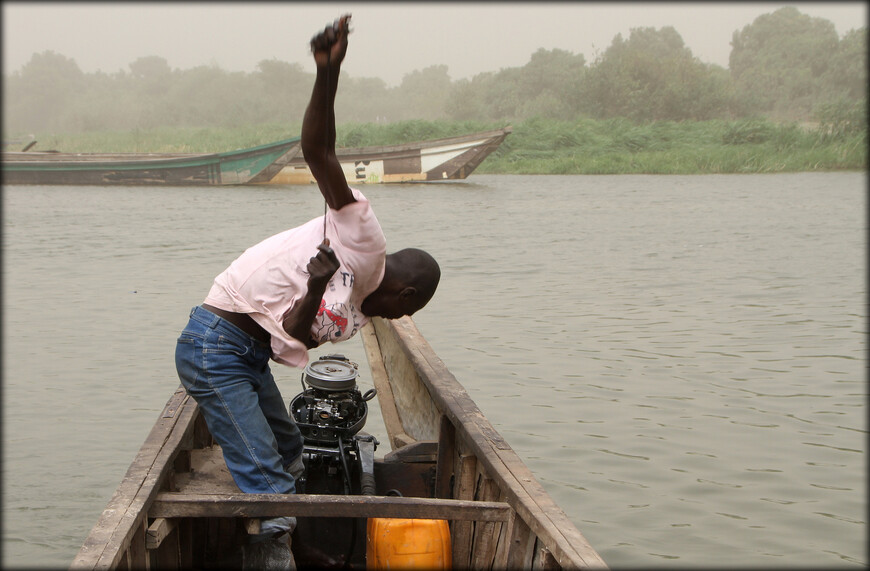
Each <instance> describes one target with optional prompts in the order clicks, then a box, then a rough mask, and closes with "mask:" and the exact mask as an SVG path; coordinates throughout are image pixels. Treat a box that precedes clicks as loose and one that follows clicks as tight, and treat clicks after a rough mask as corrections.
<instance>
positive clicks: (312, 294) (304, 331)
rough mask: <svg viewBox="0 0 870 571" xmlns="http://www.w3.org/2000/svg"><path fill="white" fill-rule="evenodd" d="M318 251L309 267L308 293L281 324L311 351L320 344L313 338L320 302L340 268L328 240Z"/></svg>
mask: <svg viewBox="0 0 870 571" xmlns="http://www.w3.org/2000/svg"><path fill="white" fill-rule="evenodd" d="M317 249H318V250H320V251H319V252H317V255H316V256H314V257H313V258H311V260H309V262H308V266H307V269H308V291H306V292H305V295H303V296H302V299H300V300H299V301H297V302H296V304H295V305H294V306H293V309H291V310H290V311H289V312H287V313H286V314H285V315H284V318H283V320H282V323H281V325H282V326H283V327H284V331H286V332H287V334H288V335H290V336H291V337H293V338H295V339H298V340H299V341H302V343H304V344H305V346H306V347H308V348H309V349H313V348H314V347H317V346H318V345H319V344H320V342H319V341H318V340H317V339H314V338H312V337H311V326H312V324H313V323H314V318H315V317H317V310H318V309H319V308H320V300H321V299H322V298H323V293H324V292H325V291H326V286H327V284H329V280H330V279H331V278H332V275H333V274H334V273H335V272H336V270H338V266H339V263H338V258H337V257H336V255H335V252H333V251H332V248H330V247H329V239H328V238H324V239H323V243H321V244H320V245H319V246H317Z"/></svg>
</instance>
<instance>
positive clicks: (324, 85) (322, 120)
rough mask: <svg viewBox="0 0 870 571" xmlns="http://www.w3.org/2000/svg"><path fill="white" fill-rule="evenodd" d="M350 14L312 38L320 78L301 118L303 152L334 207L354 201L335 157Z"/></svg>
mask: <svg viewBox="0 0 870 571" xmlns="http://www.w3.org/2000/svg"><path fill="white" fill-rule="evenodd" d="M349 23H350V15H349V14H348V15H345V16H342V17H341V18H339V19H338V20H336V21H335V23H334V24H333V25H331V26H327V27H326V28H325V29H324V30H323V31H322V32H320V33H319V34H317V35H316V36H314V37H313V38H312V39H311V50H312V52H313V53H314V62H315V64H317V77H316V79H315V81H314V89H313V91H312V92H311V101H309V103H308V108H307V109H306V111H305V118H304V119H303V121H302V154H303V155H304V156H305V162H307V163H308V168H309V169H311V174H313V175H314V179H315V180H316V181H317V186H318V187H320V192H321V193H322V194H323V197H324V198H325V199H326V202H327V204H329V206H330V207H331V208H333V209H335V210H338V209H340V208H341V207H342V206H344V205H345V204H350V203H351V202H355V201H356V199H354V197H353V194H352V193H351V191H350V188H349V187H348V186H347V179H346V178H345V176H344V172H343V171H342V170H341V164H340V163H339V162H338V158H337V157H336V156H335V92H336V90H337V89H338V75H339V73H340V71H341V62H342V61H343V60H344V56H345V53H347V36H348V33H349V31H350V28H349Z"/></svg>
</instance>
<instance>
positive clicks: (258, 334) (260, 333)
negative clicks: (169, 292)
mask: <svg viewBox="0 0 870 571" xmlns="http://www.w3.org/2000/svg"><path fill="white" fill-rule="evenodd" d="M202 307H203V309H205V310H208V311H210V312H212V313H214V314H215V315H217V316H219V317H223V318H224V319H226V320H227V321H229V322H230V323H232V324H233V325H235V326H236V327H238V328H239V329H241V330H242V331H244V332H245V333H247V334H248V335H250V336H251V337H253V338H254V339H256V340H257V341H262V342H263V343H266V344H269V343H270V342H271V340H272V336H271V335H269V332H268V331H266V330H265V329H263V328H262V326H260V324H259V323H257V322H256V321H254V318H253V317H251V316H250V315H248V314H247V313H235V312H233V311H226V310H224V309H218V308H217V307H214V306H211V305H208V304H207V303H203V304H202Z"/></svg>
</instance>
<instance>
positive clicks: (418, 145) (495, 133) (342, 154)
mask: <svg viewBox="0 0 870 571" xmlns="http://www.w3.org/2000/svg"><path fill="white" fill-rule="evenodd" d="M512 131H513V128H512V127H510V126H508V127H503V128H501V129H494V130H492V131H480V132H477V133H469V134H467V135H460V136H456V137H445V138H442V139H426V140H425V141H415V142H412V143H401V144H398V145H372V146H369V147H340V148H336V149H335V154H336V156H337V157H338V159H339V160H342V159H346V158H347V157H350V156H353V155H360V154H363V153H365V154H366V155H367V156H368V155H371V154H372V153H373V152H377V153H378V155H381V154H384V155H389V154H391V153H400V152H405V151H416V150H421V151H422V150H424V149H429V148H432V147H442V146H445V145H450V144H458V143H466V142H469V143H470V142H474V141H477V140H480V142H479V143H478V145H482V144H489V143H490V142H491V141H489V140H488V139H490V140H494V139H498V138H499V137H502V138H503V137H505V136H507V135H508V134H510V133H511V132H512ZM375 158H381V157H380V156H378V157H375Z"/></svg>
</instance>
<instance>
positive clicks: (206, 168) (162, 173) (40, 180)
mask: <svg viewBox="0 0 870 571" xmlns="http://www.w3.org/2000/svg"><path fill="white" fill-rule="evenodd" d="M299 140H300V139H299V137H295V138H292V139H285V140H283V141H278V142H275V143H269V144H266V145H260V146H257V147H251V148H248V149H240V150H236V151H227V152H223V153H60V152H54V151H47V152H46V151H42V152H34V151H19V152H6V151H4V152H3V161H2V170H3V184H39V185H55V184H62V185H121V186H126V185H148V186H222V185H240V184H254V183H258V182H267V181H269V180H270V179H271V178H272V177H273V176H275V174H277V173H278V172H279V171H280V170H281V169H282V168H283V167H284V165H286V164H287V162H289V161H290V160H291V159H293V158H294V157H295V156H296V155H297V154H299V153H300V151H301V147H300V144H299Z"/></svg>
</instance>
